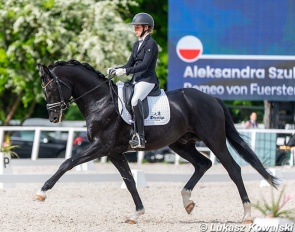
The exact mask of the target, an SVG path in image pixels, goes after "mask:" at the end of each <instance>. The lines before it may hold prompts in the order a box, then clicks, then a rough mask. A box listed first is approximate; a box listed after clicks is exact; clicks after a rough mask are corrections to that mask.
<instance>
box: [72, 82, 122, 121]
mask: <svg viewBox="0 0 295 232" xmlns="http://www.w3.org/2000/svg"><path fill="white" fill-rule="evenodd" d="M105 81H106V79H105V80H103V81H97V82H95V83H90V84H87V85H86V86H84V88H82V86H77V87H76V89H77V90H78V91H75V93H73V95H75V96H73V97H74V98H79V97H81V96H82V97H81V98H79V99H78V100H77V102H76V104H77V106H78V107H79V109H80V111H81V113H82V114H83V116H84V118H88V117H89V115H91V114H95V115H96V116H97V117H98V116H99V115H100V114H103V113H104V112H105V111H103V110H102V109H104V108H106V107H109V108H114V104H115V103H116V102H117V99H116V96H117V86H116V85H114V84H113V83H112V86H111V87H113V88H112V90H110V88H109V85H108V82H105ZM78 83H79V82H78ZM84 94H85V95H84ZM112 96H113V98H112ZM113 100H114V102H113Z"/></svg>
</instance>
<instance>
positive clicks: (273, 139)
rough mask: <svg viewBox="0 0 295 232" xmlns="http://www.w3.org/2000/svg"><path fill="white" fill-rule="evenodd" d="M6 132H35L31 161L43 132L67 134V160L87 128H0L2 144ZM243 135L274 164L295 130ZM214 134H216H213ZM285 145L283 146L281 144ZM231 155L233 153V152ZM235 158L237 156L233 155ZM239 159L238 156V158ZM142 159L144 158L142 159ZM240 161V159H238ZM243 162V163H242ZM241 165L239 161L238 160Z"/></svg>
mask: <svg viewBox="0 0 295 232" xmlns="http://www.w3.org/2000/svg"><path fill="white" fill-rule="evenodd" d="M6 131H34V132H35V136H34V141H33V148H32V154H31V159H32V160H37V159H38V152H39V144H40V135H41V132H42V131H56V132H67V146H66V153H65V158H70V157H71V155H72V148H73V140H74V136H75V132H80V131H86V128H85V127H36V126H22V127H19V126H0V142H1V144H2V142H3V141H4V132H6ZM238 131H239V132H240V133H241V134H243V135H245V136H246V138H247V139H248V141H247V142H248V143H249V144H250V145H251V147H252V149H253V150H254V151H255V152H256V154H258V155H263V154H266V153H268V154H269V159H271V160H272V161H271V162H272V164H273V159H275V152H276V151H275V150H276V146H277V145H278V144H277V141H279V140H281V139H285V138H287V139H288V138H290V137H291V136H292V135H293V134H294V133H295V130H294V129H293V130H283V129H240V130H238ZM212 133H214V132H212ZM281 145H283V144H281ZM197 149H198V150H200V151H208V152H210V150H209V149H208V148H207V147H199V148H197ZM231 153H233V151H232V150H231ZM290 153H291V155H290V165H291V166H293V165H294V157H293V156H294V152H290ZM233 156H234V158H235V154H234V155H233ZM236 157H238V156H236ZM210 158H211V160H212V161H215V157H213V154H212V152H211V154H210ZM141 159H142V158H141ZM237 159H238V158H237ZM241 162H242V161H241ZM175 163H176V164H177V163H179V157H178V156H176V158H175ZM238 163H239V160H238Z"/></svg>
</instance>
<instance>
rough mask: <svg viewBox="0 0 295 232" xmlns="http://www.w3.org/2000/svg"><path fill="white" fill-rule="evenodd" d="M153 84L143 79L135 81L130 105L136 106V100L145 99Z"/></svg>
mask: <svg viewBox="0 0 295 232" xmlns="http://www.w3.org/2000/svg"><path fill="white" fill-rule="evenodd" d="M154 86H155V84H153V83H148V82H144V81H141V82H138V83H136V84H135V85H134V93H133V97H132V99H131V105H132V106H136V105H137V102H138V100H141V101H142V100H143V99H145V98H146V96H147V95H148V94H149V93H150V92H151V91H152V89H153V88H154Z"/></svg>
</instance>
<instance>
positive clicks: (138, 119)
mask: <svg viewBox="0 0 295 232" xmlns="http://www.w3.org/2000/svg"><path fill="white" fill-rule="evenodd" d="M133 119H134V134H133V136H132V139H131V140H130V141H129V144H130V145H131V147H132V148H145V138H144V115H143V106H142V102H141V100H138V102H137V105H135V106H133Z"/></svg>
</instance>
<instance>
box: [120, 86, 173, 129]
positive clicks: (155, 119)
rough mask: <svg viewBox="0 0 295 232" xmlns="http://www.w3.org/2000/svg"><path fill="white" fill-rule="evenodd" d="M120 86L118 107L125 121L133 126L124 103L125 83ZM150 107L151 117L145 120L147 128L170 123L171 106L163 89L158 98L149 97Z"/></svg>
mask: <svg viewBox="0 0 295 232" xmlns="http://www.w3.org/2000/svg"><path fill="white" fill-rule="evenodd" d="M117 86H118V96H119V99H118V107H119V112H120V113H121V117H122V118H123V120H124V121H125V122H126V123H128V124H131V123H132V118H131V115H130V114H129V112H128V111H127V109H126V107H125V104H124V102H123V86H124V83H123V82H121V81H119V82H118V83H117ZM147 99H148V105H149V115H148V117H147V118H146V119H145V120H144V125H145V126H156V125H165V124H167V123H168V122H169V121H170V106H169V102H168V98H167V96H166V93H165V92H164V90H163V89H161V95H160V96H156V97H147Z"/></svg>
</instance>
